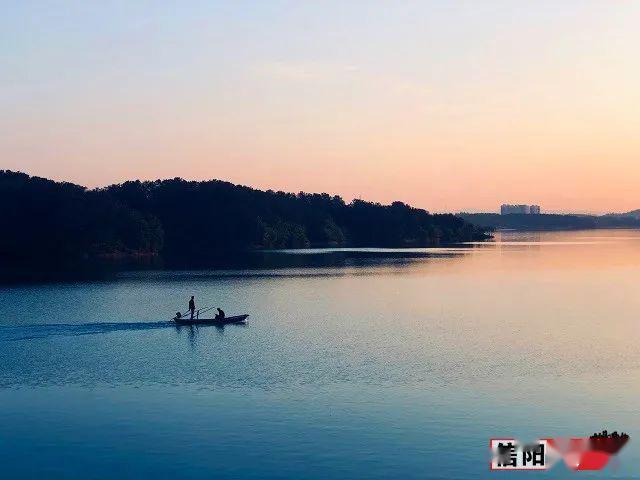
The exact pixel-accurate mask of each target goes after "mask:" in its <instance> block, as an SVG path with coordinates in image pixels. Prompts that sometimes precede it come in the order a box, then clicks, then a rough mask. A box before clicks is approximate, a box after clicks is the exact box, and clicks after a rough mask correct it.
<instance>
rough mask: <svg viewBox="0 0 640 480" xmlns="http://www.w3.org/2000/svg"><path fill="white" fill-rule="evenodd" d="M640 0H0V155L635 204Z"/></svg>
mask: <svg viewBox="0 0 640 480" xmlns="http://www.w3.org/2000/svg"><path fill="white" fill-rule="evenodd" d="M638 48H640V2H634V1H612V0H602V1H597V2H595V1H570V0H563V1H557V0H555V1H514V0H504V1H476V0H469V1H458V2H455V1H444V0H442V1H438V2H436V1H431V2H428V1H416V2H411V1H405V2H401V1H398V2H395V1H370V2H359V1H344V0H342V1H335V2H330V1H313V2H311V1H309V2H304V1H291V2H280V1H256V2H249V1H246V2H242V1H227V2H213V1H202V2H195V1H189V2H184V1H176V2H169V1H130V0H124V1H118V2H112V1H104V2H86V1H79V0H78V1H68V2H54V1H45V2H42V1H38V2H36V1H34V2H31V1H24V0H20V1H18V0H16V1H3V2H2V14H0V59H1V60H0V62H1V65H2V66H1V68H0V159H1V163H0V168H3V169H11V170H21V171H24V172H27V173H29V174H32V175H39V176H45V177H49V178H54V179H60V180H69V181H73V182H77V183H81V184H84V185H87V186H101V185H106V184H109V183H113V182H119V181H122V180H125V179H132V178H141V179H156V178H167V177H175V176H181V177H184V178H188V179H210V178H219V179H223V180H228V181H231V182H234V183H241V184H245V185H250V186H254V187H257V188H273V189H281V190H286V191H294V192H297V191H300V190H304V191H314V192H319V191H326V192H328V193H331V194H339V195H342V196H343V197H345V198H346V199H347V200H350V199H351V198H354V197H360V198H365V199H369V200H376V201H381V202H385V203H386V202H390V201H393V200H402V201H405V202H407V203H410V204H412V205H415V206H419V207H423V208H426V209H429V210H431V211H460V210H469V211H496V210H497V209H498V208H499V205H500V203H504V202H510V203H538V204H540V205H542V207H543V210H545V211H580V212H607V211H626V210H631V209H635V208H640V54H639V53H638Z"/></svg>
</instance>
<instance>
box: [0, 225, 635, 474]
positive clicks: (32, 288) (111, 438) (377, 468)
mask: <svg viewBox="0 0 640 480" xmlns="http://www.w3.org/2000/svg"><path fill="white" fill-rule="evenodd" d="M415 252H416V251H415V250H414V251H412V255H410V256H408V257H407V258H404V257H402V255H397V254H395V255H393V256H392V257H389V256H388V253H389V252H385V251H380V252H379V255H376V254H375V252H369V253H373V254H372V255H368V256H367V257H366V259H364V260H363V259H362V258H359V259H358V260H357V261H353V262H351V261H349V260H347V261H346V262H345V264H344V266H331V267H318V266H317V264H318V262H316V261H314V262H312V263H313V264H314V265H316V266H315V267H313V268H303V267H300V268H295V269H277V270H250V271H249V270H239V271H231V270H228V271H222V272H128V273H123V274H121V275H120V276H119V277H118V278H117V279H114V280H112V281H100V282H83V283H61V284H54V283H51V284H40V285H18V286H5V287H0V309H1V313H2V315H1V316H0V319H1V320H0V468H1V470H0V472H2V473H1V474H0V477H1V478H11V479H13V478H17V479H20V478H38V479H44V478H46V479H56V478H65V479H68V478H78V479H80V478H81V479H90V478H97V479H103V478H118V479H121V478H148V477H152V476H153V477H156V478H194V479H195V478H234V479H237V478H256V479H257V478H260V479H264V478H318V479H327V478H341V479H350V478H390V477H391V478H409V479H411V478H478V477H484V478H492V477H494V476H504V475H506V476H512V475H513V476H517V477H523V476H527V478H529V477H530V476H538V475H545V476H546V477H551V478H572V477H573V476H576V475H578V476H580V477H581V478H592V477H593V478H612V477H614V478H638V477H640V475H639V474H638V473H637V472H638V468H637V465H638V464H639V462H640V449H639V448H638V447H637V440H636V439H637V438H639V437H638V436H639V435H640V414H639V413H638V406H637V405H638V402H637V394H638V392H639V390H640V387H639V386H638V385H639V382H638V380H640V376H639V373H640V346H639V343H640V342H639V340H640V327H639V326H640V320H639V319H638V317H639V315H640V232H637V231H625V230H618V231H588V232H587V231H585V232H565V233H542V234H522V233H510V234H506V233H505V234H502V235H498V237H497V241H496V242H494V243H491V244H484V245H467V246H466V247H465V248H460V249H432V250H429V249H425V250H421V251H419V252H421V253H428V254H429V255H428V256H425V257H416V256H415V255H414V254H415ZM395 253H397V252H395ZM289 254H291V255H304V252H302V253H301V252H295V253H288V254H287V255H289ZM312 254H313V255H316V256H317V255H322V254H323V252H322V251H313V252H309V255H312ZM328 254H329V253H327V255H328ZM191 294H193V295H195V296H196V300H197V301H198V302H199V303H200V304H202V305H204V304H214V305H220V306H223V308H224V309H225V311H226V312H227V314H229V315H233V314H240V313H249V314H250V315H251V316H250V317H249V321H248V323H247V325H246V326H233V325H232V326H227V327H225V328H224V329H222V328H216V327H200V328H188V327H180V328H176V327H175V326H173V325H172V324H171V323H170V322H169V321H168V318H169V317H170V316H171V315H172V314H173V313H174V312H175V311H176V310H178V309H181V310H183V311H184V309H185V307H186V301H187V300H188V296H189V295H191ZM603 428H606V429H608V430H610V431H612V430H618V431H620V430H624V431H626V432H628V433H629V434H630V435H631V442H630V443H629V444H628V445H627V446H626V447H625V448H624V450H622V452H621V454H620V455H619V456H618V460H619V461H618V462H616V463H617V464H616V465H612V466H610V467H608V468H607V469H606V470H604V471H602V472H594V473H584V472H579V473H574V472H570V471H568V470H567V469H566V468H565V466H564V465H556V466H555V467H554V468H553V470H551V471H548V472H546V473H535V472H510V473H504V472H496V473H492V472H490V471H489V469H488V464H489V448H488V443H489V438H491V437H516V438H520V439H522V440H532V439H534V438H538V437H553V436H586V435H588V434H590V433H592V432H595V431H599V430H602V429H603Z"/></svg>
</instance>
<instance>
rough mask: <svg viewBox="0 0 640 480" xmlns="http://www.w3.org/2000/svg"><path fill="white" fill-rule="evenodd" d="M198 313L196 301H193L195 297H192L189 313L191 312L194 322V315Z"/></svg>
mask: <svg viewBox="0 0 640 480" xmlns="http://www.w3.org/2000/svg"><path fill="white" fill-rule="evenodd" d="M195 311H196V301H195V300H194V299H193V295H191V300H189V312H191V320H193V314H194V312H195Z"/></svg>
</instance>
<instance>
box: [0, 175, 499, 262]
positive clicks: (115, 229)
mask: <svg viewBox="0 0 640 480" xmlns="http://www.w3.org/2000/svg"><path fill="white" fill-rule="evenodd" d="M0 201H1V202H2V209H1V211H0V219H1V225H2V231H3V234H2V235H1V236H0V256H1V257H2V258H4V259H11V260H17V259H29V258H30V259H37V258H52V257H61V258H67V257H77V258H80V257H87V256H109V255H114V256H117V255H156V254H161V255H162V257H163V258H167V259H174V260H179V259H185V260H190V261H193V260H194V259H199V258H202V259H206V258H210V257H211V256H215V255H221V254H224V253H225V252H231V251H241V250H246V249H261V248H298V247H309V246H318V247H320V246H367V247H370V246H379V247H407V246H429V245H439V244H445V243H453V242H461V241H470V240H480V239H485V238H487V235H486V232H485V229H482V228H477V227H474V226H473V225H471V224H470V223H468V222H466V221H464V220H463V219H461V218H459V217H456V216H454V215H450V214H443V215H431V214H429V213H427V212H426V211H425V210H421V209H417V208H412V207H410V206H408V205H405V204H403V203H401V202H394V203H393V204H391V205H380V204H377V203H371V202H366V201H362V200H354V201H352V202H351V203H348V204H347V203H345V202H344V201H343V200H342V199H341V198H340V197H337V196H330V195H327V194H307V193H299V194H297V195H295V194H291V193H284V192H273V191H260V190H255V189H252V188H248V187H243V186H238V185H233V184H231V183H228V182H223V181H218V180H211V181H206V182H193V181H185V180H182V179H179V178H176V179H173V180H158V181H153V182H140V181H130V182H125V183H122V184H119V185H111V186H109V187H106V188H100V189H94V190H88V189H86V188H84V187H81V186H79V185H74V184H71V183H60V182H54V181H52V180H47V179H43V178H38V177H30V176H28V175H26V174H24V173H19V172H11V171H0Z"/></svg>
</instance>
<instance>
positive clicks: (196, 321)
mask: <svg viewBox="0 0 640 480" xmlns="http://www.w3.org/2000/svg"><path fill="white" fill-rule="evenodd" d="M248 317H249V315H236V316H234V317H224V318H220V317H214V318H195V317H194V318H189V317H187V316H184V317H174V319H173V321H174V322H176V324H178V325H227V324H230V323H245V322H246V321H247V318H248Z"/></svg>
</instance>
